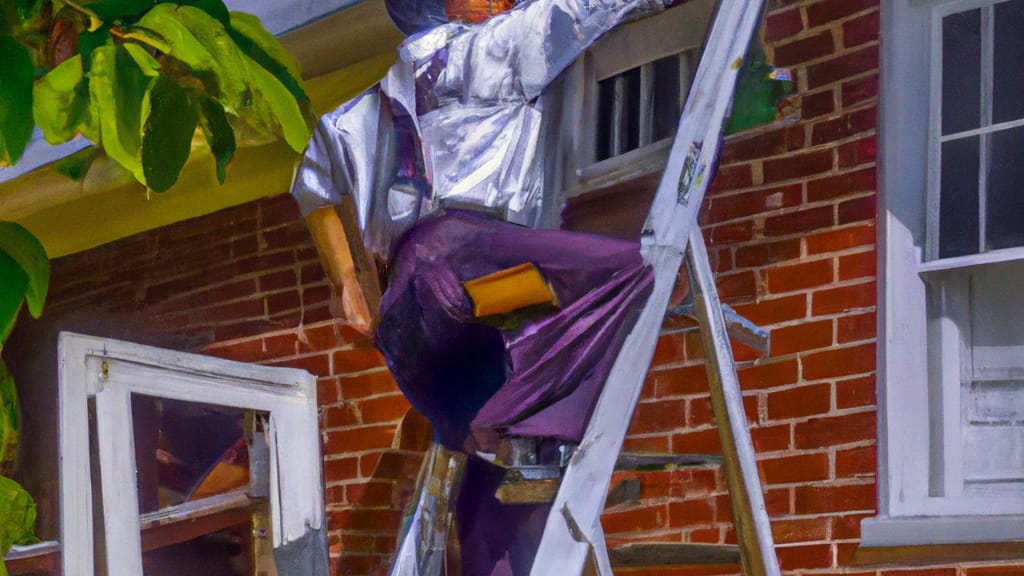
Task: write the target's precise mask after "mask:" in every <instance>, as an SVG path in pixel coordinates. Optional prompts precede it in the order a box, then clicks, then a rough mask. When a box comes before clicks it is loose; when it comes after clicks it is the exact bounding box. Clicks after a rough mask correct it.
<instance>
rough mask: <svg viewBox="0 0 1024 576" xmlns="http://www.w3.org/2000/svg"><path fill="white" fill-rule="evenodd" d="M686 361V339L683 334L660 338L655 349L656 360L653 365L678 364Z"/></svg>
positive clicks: (667, 335)
mask: <svg viewBox="0 0 1024 576" xmlns="http://www.w3.org/2000/svg"><path fill="white" fill-rule="evenodd" d="M685 360H686V337H685V335H683V334H666V335H664V336H661V337H660V338H658V343H657V345H656V346H655V348H654V360H653V361H652V363H651V365H652V366H654V367H655V369H657V367H659V366H665V365H669V364H676V363H679V362H683V361H685Z"/></svg>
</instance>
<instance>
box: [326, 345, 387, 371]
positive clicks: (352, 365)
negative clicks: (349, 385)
mask: <svg viewBox="0 0 1024 576" xmlns="http://www.w3.org/2000/svg"><path fill="white" fill-rule="evenodd" d="M382 366H384V357H383V356H381V355H380V352H378V351H377V350H375V349H373V348H353V349H351V350H338V351H336V352H334V373H335V374H338V375H341V374H351V373H354V372H362V371H364V370H370V369H373V368H380V367H382Z"/></svg>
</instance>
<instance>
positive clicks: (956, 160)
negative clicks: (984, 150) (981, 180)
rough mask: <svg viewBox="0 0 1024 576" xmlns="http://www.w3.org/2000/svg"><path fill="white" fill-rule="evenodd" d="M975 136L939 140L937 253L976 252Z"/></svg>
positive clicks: (958, 253)
mask: <svg viewBox="0 0 1024 576" xmlns="http://www.w3.org/2000/svg"><path fill="white" fill-rule="evenodd" d="M978 144H979V139H978V137H977V136H974V137H971V138H962V139H959V140H952V141H950V142H944V143H943V144H942V183H941V188H940V190H941V200H940V202H939V257H940V258H949V257H952V256H963V255H965V254H975V253H977V252H978V164H979V158H978Z"/></svg>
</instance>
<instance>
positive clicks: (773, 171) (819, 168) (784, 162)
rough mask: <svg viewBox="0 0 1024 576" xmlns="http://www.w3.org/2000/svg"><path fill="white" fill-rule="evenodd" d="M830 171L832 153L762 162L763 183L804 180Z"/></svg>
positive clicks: (805, 154)
mask: <svg viewBox="0 0 1024 576" xmlns="http://www.w3.org/2000/svg"><path fill="white" fill-rule="evenodd" d="M831 169H832V151H831V150H816V151H814V152H802V153H799V154H793V155H791V156H786V157H784V158H778V159H774V160H765V161H764V167H763V172H764V181H765V182H766V183H770V182H780V181H783V180H793V179H796V178H806V177H808V176H813V175H815V174H820V173H822V172H828V171H829V170H831Z"/></svg>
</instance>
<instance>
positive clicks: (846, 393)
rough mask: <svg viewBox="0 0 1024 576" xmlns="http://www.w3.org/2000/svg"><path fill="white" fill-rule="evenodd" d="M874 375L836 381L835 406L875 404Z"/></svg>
mask: <svg viewBox="0 0 1024 576" xmlns="http://www.w3.org/2000/svg"><path fill="white" fill-rule="evenodd" d="M876 390H877V386H876V384H875V376H874V375H871V376H862V377H860V378H850V379H848V380H840V381H838V382H836V408H838V409H839V410H845V409H847V408H860V407H862V406H874V405H875V404H877V397H876Z"/></svg>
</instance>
